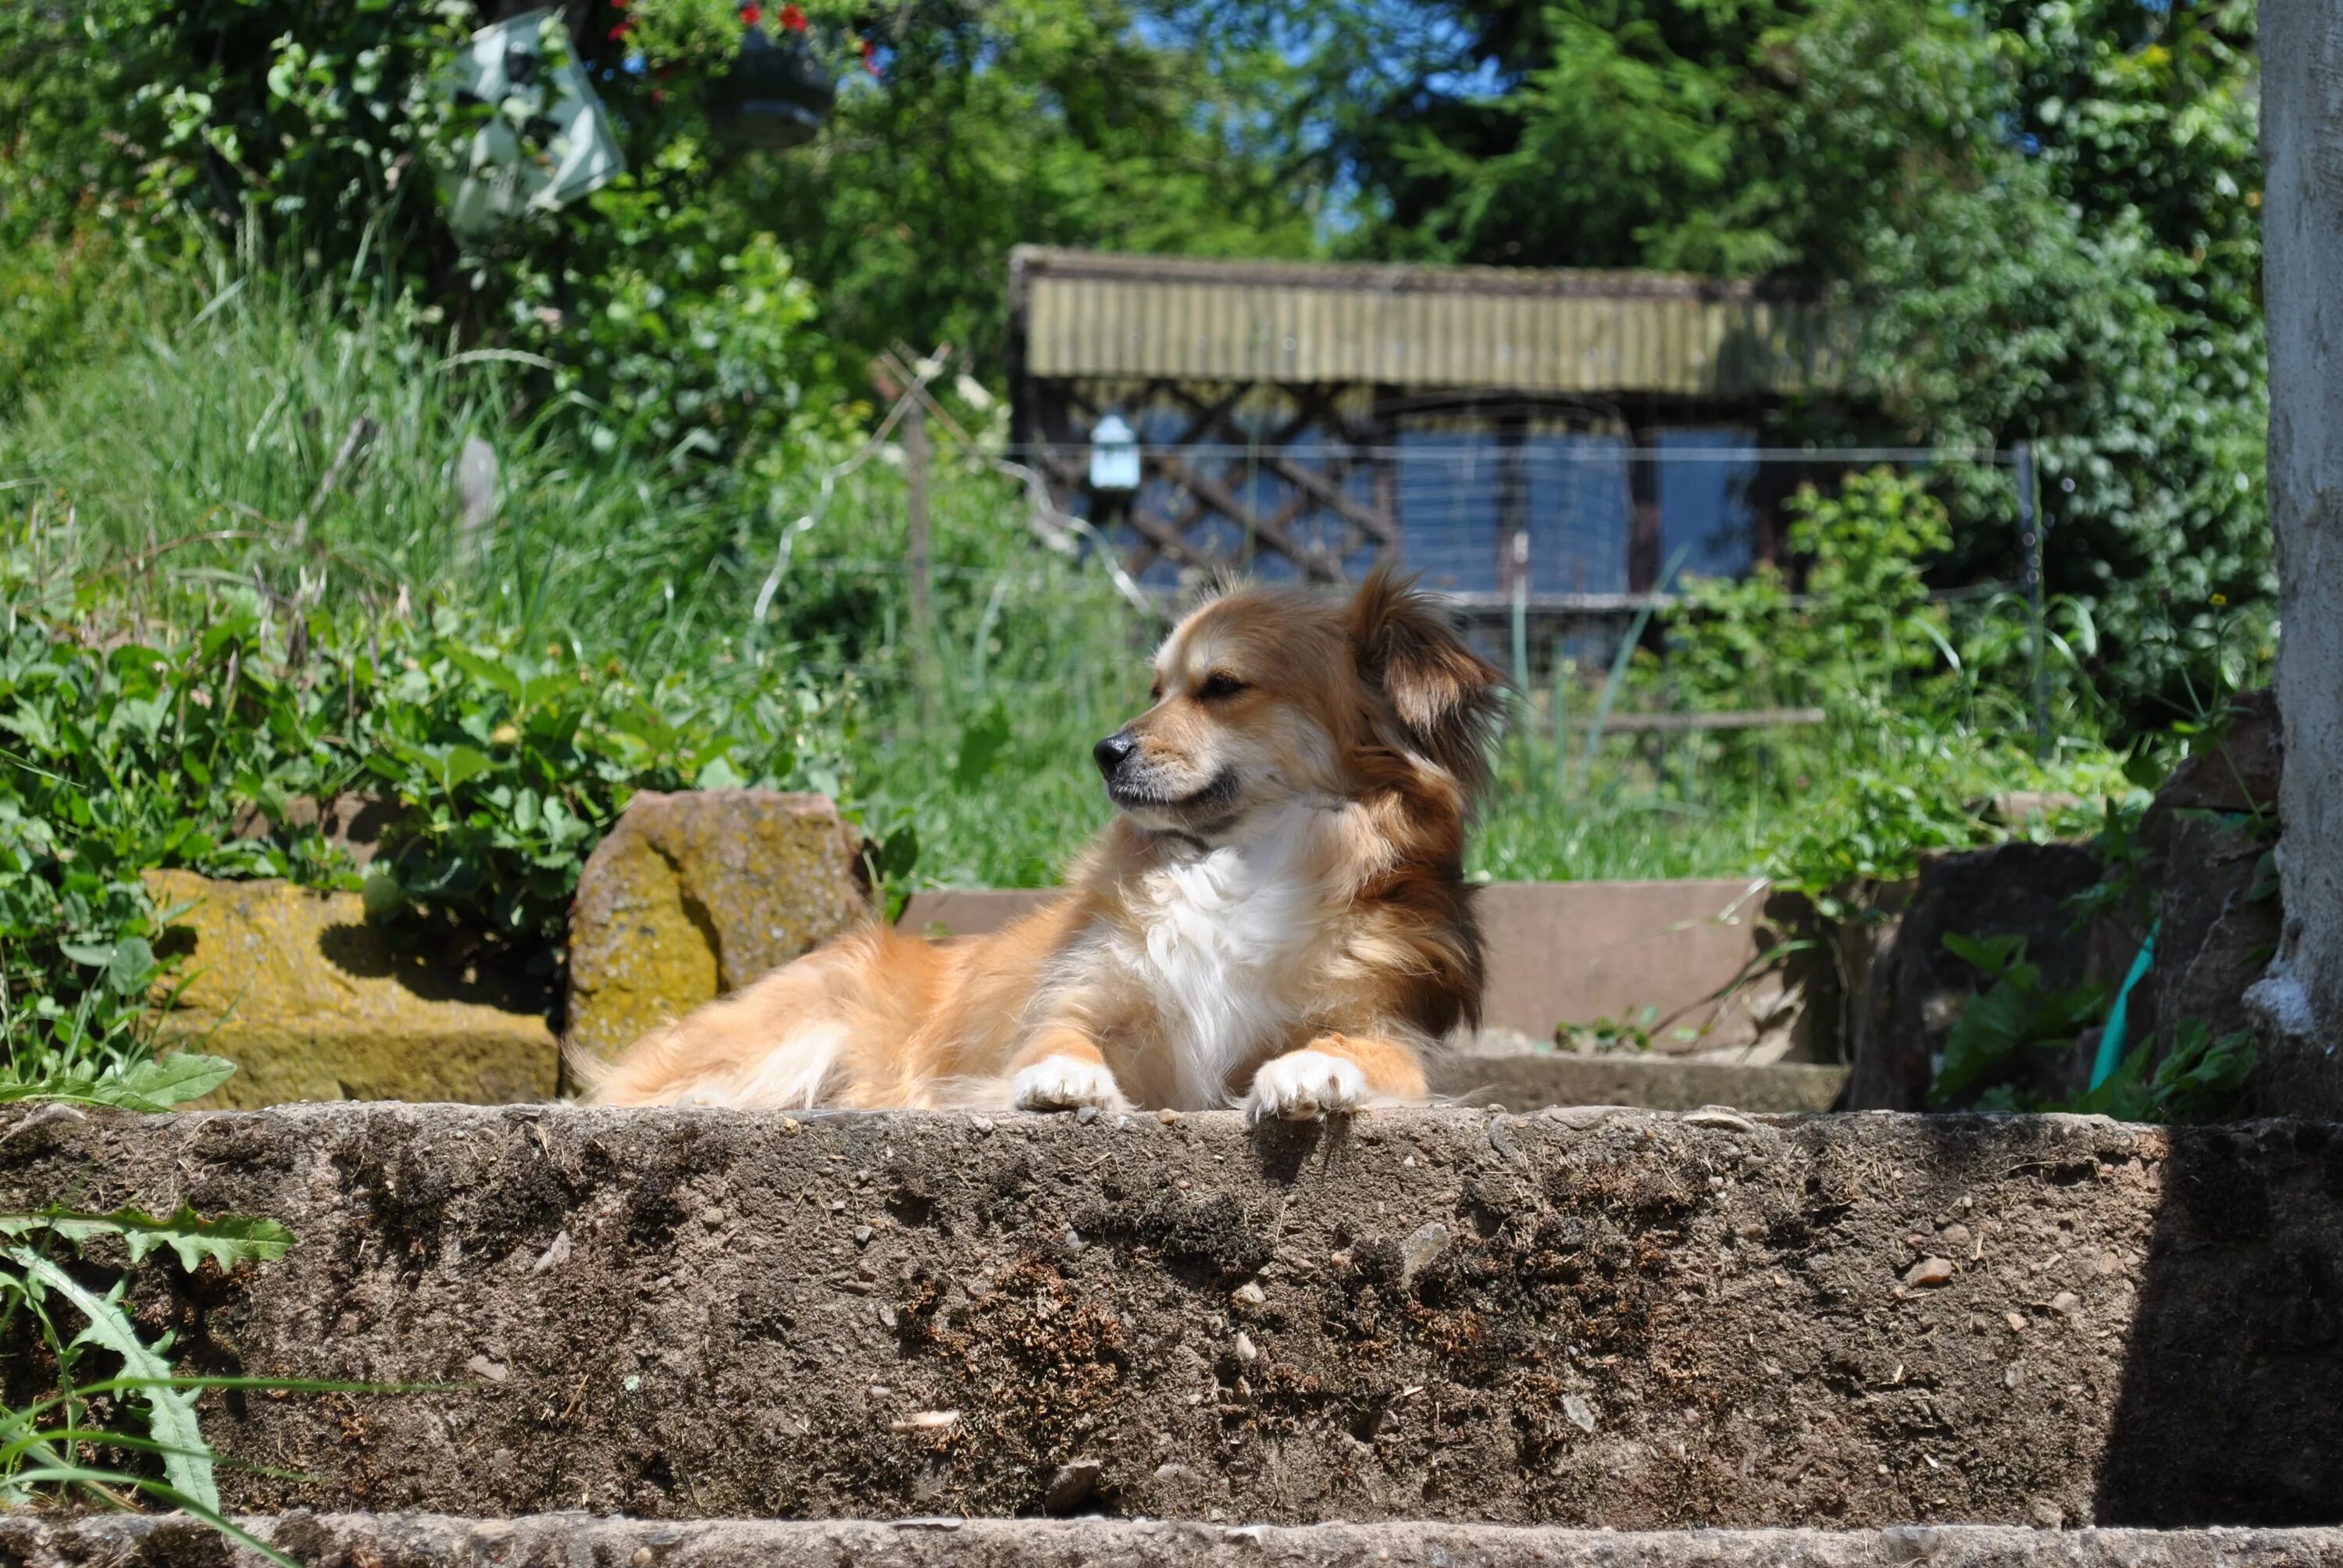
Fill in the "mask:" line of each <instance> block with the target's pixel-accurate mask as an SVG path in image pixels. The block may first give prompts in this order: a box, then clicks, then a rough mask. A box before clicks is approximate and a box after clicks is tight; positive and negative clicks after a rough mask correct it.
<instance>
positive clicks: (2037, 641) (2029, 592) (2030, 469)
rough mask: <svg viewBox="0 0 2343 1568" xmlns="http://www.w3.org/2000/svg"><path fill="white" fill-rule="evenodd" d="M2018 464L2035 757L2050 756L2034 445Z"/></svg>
mask: <svg viewBox="0 0 2343 1568" xmlns="http://www.w3.org/2000/svg"><path fill="white" fill-rule="evenodd" d="M2013 456H2014V457H2016V464H2017V545H2018V548H2019V549H2020V550H2021V551H2023V552H2024V557H2025V559H2024V564H2023V566H2022V567H2021V568H2020V570H2021V571H2022V573H2023V575H2024V579H2025V583H2026V614H2027V616H2028V618H2029V620H2030V628H2029V629H2030V630H2031V632H2032V634H2033V635H2032V639H2031V641H2032V657H2033V660H2034V756H2035V759H2036V761H2039V760H2042V759H2045V758H2047V757H2048V756H2049V755H2050V690H2049V677H2048V673H2047V671H2046V669H2045V668H2044V666H2043V662H2042V643H2043V633H2044V628H2043V624H2042V618H2043V608H2042V555H2043V550H2042V535H2043V532H2044V529H2043V526H2042V518H2041V514H2040V511H2039V508H2038V507H2037V505H2036V503H2037V501H2038V499H2039V492H2038V491H2037V489H2036V481H2035V475H2034V443H2033V442H2031V441H2020V442H2018V443H2017V446H2016V449H2015V451H2014V453H2013Z"/></svg>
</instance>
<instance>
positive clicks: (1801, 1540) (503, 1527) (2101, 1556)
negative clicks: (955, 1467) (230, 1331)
mask: <svg viewBox="0 0 2343 1568" xmlns="http://www.w3.org/2000/svg"><path fill="white" fill-rule="evenodd" d="M241 1523H244V1524H245V1525H246V1528H248V1529H251V1530H252V1531H253V1532H254V1533H256V1534H258V1535H259V1536H261V1538H262V1539H264V1540H266V1541H268V1542H269V1543H272V1544H274V1545H275V1546H277V1548H279V1549H280V1550H282V1551H284V1552H285V1553H287V1554H288V1555H290V1556H293V1557H295V1558H297V1559H298V1560H299V1561H301V1562H304V1563H313V1564H316V1565H317V1568H447V1565H448V1564H483V1565H485V1564H489V1563H494V1564H496V1565H497V1568H581V1565H583V1564H588V1563H590V1564H595V1565H597V1568H599V1565H602V1564H608V1565H610V1568H618V1565H619V1564H634V1563H659V1564H660V1565H661V1568H783V1565H786V1568H1279V1565H1289V1568H1368V1565H1370V1564H1373V1565H1376V1568H1380V1565H1381V1564H1384V1563H1409V1564H1427V1565H1429V1564H1438V1565H1440V1568H1785V1564H1790V1563H1796V1564H1799V1565H1801V1568H1907V1565H1912V1564H1921V1565H1926V1568H2333V1565H2335V1564H2343V1531H2335V1530H2184V1531H2153V1530H2067V1531H2056V1530H2023V1529H2013V1528H2010V1527H2008V1526H1999V1527H1996V1526H1993V1525H1917V1526H1906V1527H1902V1528H1897V1529H1890V1530H1844V1531H1835V1530H1701V1531H1668V1532H1655V1531H1644V1532H1616V1531H1609V1530H1554V1529H1538V1528H1520V1527H1508V1526H1505V1525H1496V1524H1433V1523H1384V1524H1307V1525H1300V1526H1288V1527H1280V1526H1277V1525H1262V1524H1243V1525H1238V1524H1214V1523H1202V1522H1188V1521H1169V1520H1150V1521H1131V1522H1126V1521H1122V1520H1111V1519H1081V1520H1033V1519H1020V1520H986V1519H971V1520H960V1519H953V1518H925V1519H900V1520H891V1521H865V1520H837V1521H828V1520H826V1521H779V1520H740V1519H730V1520H710V1521H707V1522H695V1523H684V1524H673V1523H659V1522H655V1521H651V1520H642V1519H598V1518H595V1517H593V1516H591V1515H588V1514H582V1513H557V1514H536V1515H532V1516H529V1517H527V1518H521V1519H458V1518H451V1517H448V1516H447V1515H444V1514H427V1513H388V1514H367V1513H337V1514H322V1515H318V1514H291V1515H287V1516H286V1517H284V1518H281V1519H253V1520H246V1521H242V1522H241ZM0 1559H5V1561H7V1562H9V1563H21V1564H23V1565H24V1568H96V1565H97V1564H106V1565H108V1568H112V1565H113V1564H116V1563H190V1564H194V1563H201V1564H206V1565H212V1564H216V1565H217V1568H229V1565H231V1564H233V1565H234V1568H261V1564H263V1563H265V1562H266V1559H265V1558H263V1557H262V1556H261V1555H260V1554H259V1553H256V1552H252V1551H250V1550H248V1549H238V1550H234V1551H231V1550H229V1549H228V1548H227V1547H226V1545H225V1544H224V1543H221V1542H220V1540H219V1539H218V1538H217V1537H216V1536H214V1535H212V1534H211V1533H210V1532H209V1531H208V1530H207V1529H206V1527H205V1526H204V1525H202V1524H201V1523H197V1522H196V1521H195V1520H192V1519H188V1518H186V1517H184V1516H178V1517H173V1518H159V1519H158V1518H154V1517H149V1516H137V1515H133V1516H129V1517H125V1516H123V1515H120V1514H107V1515H102V1516H98V1517H95V1518H83V1519H71V1520H58V1519H41V1518H38V1517H34V1516H28V1515H25V1514H13V1515H8V1516H5V1517H0Z"/></svg>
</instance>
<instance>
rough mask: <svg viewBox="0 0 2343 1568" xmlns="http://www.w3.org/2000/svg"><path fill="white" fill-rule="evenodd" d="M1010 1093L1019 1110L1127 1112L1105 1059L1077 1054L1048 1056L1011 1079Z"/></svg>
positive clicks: (1127, 1108)
mask: <svg viewBox="0 0 2343 1568" xmlns="http://www.w3.org/2000/svg"><path fill="white" fill-rule="evenodd" d="M1009 1096H1010V1099H1011V1101H1014V1102H1015V1103H1016V1106H1017V1109H1018V1110H1020V1111H1079V1110H1081V1108H1082V1107H1083V1106H1085V1105H1095V1106H1097V1107H1098V1108H1099V1109H1100V1110H1101V1111H1128V1110H1130V1109H1131V1102H1130V1101H1127V1100H1125V1099H1124V1098H1123V1097H1122V1089H1121V1085H1119V1084H1117V1083H1116V1082H1115V1081H1114V1074H1113V1073H1112V1072H1111V1071H1109V1070H1107V1065H1106V1063H1104V1062H1102V1061H1084V1060H1082V1059H1081V1057H1078V1056H1045V1057H1043V1058H1042V1059H1041V1060H1039V1061H1037V1062H1035V1063H1034V1064H1033V1065H1032V1066H1031V1067H1029V1068H1027V1069H1025V1070H1023V1071H1021V1072H1020V1073H1019V1074H1018V1075H1017V1076H1016V1078H1014V1079H1013V1080H1011V1082H1010V1086H1009Z"/></svg>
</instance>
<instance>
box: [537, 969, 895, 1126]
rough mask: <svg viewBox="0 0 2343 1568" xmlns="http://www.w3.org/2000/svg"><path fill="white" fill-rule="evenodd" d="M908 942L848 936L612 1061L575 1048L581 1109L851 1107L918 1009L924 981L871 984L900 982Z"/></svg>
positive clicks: (574, 1069) (573, 1060) (656, 1032)
mask: <svg viewBox="0 0 2343 1568" xmlns="http://www.w3.org/2000/svg"><path fill="white" fill-rule="evenodd" d="M912 945H915V944H912V943H910V942H908V941H907V940H906V939H904V938H901V937H898V936H896V935H895V934H894V933H893V932H892V931H890V930H887V929H886V928H884V927H876V928H873V929H871V930H866V931H860V932H858V933H856V934H855V935H853V936H850V937H847V938H844V939H842V940H840V941H838V942H835V943H833V944H832V945H830V947H827V948H824V949H822V950H820V952H817V953H811V954H809V955H808V956H806V957H805V958H802V959H799V960H797V961H796V962H794V963H789V964H784V965H782V966H781V967H780V968H779V969H777V970H774V971H773V972H772V973H770V974H769V975H767V976H766V977H765V978H764V979H762V980H758V981H757V982H756V983H755V984H753V985H750V986H748V987H746V988H745V989H743V990H739V991H736V992H735V993H733V994H732V995H730V996H728V997H726V998H724V999H723V1000H720V1001H713V1002H710V1003H709V1004H708V1005H707V1006H705V1007H702V1008H699V1009H698V1010H695V1011H693V1012H692V1013H691V1014H690V1015H689V1017H686V1018H684V1019H681V1020H678V1021H677V1022H674V1023H670V1024H668V1025H666V1026H664V1027H663V1028H660V1029H657V1030H652V1031H651V1032H650V1033H649V1034H647V1035H645V1036H644V1037H643V1038H642V1039H641V1040H637V1041H636V1042H635V1043H634V1044H633V1045H631V1046H629V1047H628V1048H627V1050H625V1051H624V1052H623V1053H622V1054H621V1055H619V1056H618V1058H617V1059H616V1060H608V1061H605V1060H598V1059H592V1058H589V1057H588V1056H587V1055H586V1053H584V1052H582V1051H578V1050H572V1051H571V1053H570V1056H569V1068H570V1071H571V1073H572V1074H573V1075H574V1076H575V1077H576V1078H577V1079H578V1081H580V1082H582V1083H584V1084H585V1085H586V1086H587V1091H586V1094H585V1095H584V1097H583V1098H584V1099H585V1101H586V1102H587V1103H588V1104H591V1105H731V1106H739V1107H743V1108H751V1109H759V1110H776V1111H791V1110H802V1109H807V1108H809V1107H813V1106H818V1105H825V1104H832V1103H838V1102H840V1101H841V1099H842V1100H844V1101H847V1102H851V1101H853V1100H856V1099H859V1098H860V1096H859V1095H856V1094H854V1093H853V1092H852V1090H853V1088H854V1087H855V1085H856V1083H857V1082H858V1081H860V1080H862V1079H863V1078H865V1077H866V1076H867V1075H868V1073H869V1071H870V1068H871V1067H872V1066H873V1065H875V1063H876V1062H877V1061H879V1060H883V1059H884V1058H885V1057H889V1056H891V1055H893V1054H894V1053H895V1052H896V1051H897V1050H900V1046H901V1043H902V1041H903V1040H905V1039H906V1038H908V1037H909V1036H910V1033H911V1032H912V1030H914V1029H916V1028H917V1026H918V1023H919V1018H920V1013H921V1012H922V1011H923V1010H924V1007H923V1005H922V1004H923V1002H924V1000H926V999H925V998H924V996H923V995H922V994H921V993H922V992H924V991H925V990H926V989H927V988H926V987H924V986H920V985H918V984H916V983H914V984H910V985H903V984H900V983H899V984H896V985H892V986H890V985H886V984H883V983H874V981H877V980H880V978H881V973H882V971H886V970H894V971H895V973H894V975H892V976H890V977H889V978H896V979H899V980H900V979H901V978H906V977H903V976H902V975H901V970H902V969H903V967H905V966H904V960H905V959H906V958H907V957H910V955H909V954H907V953H905V952H904V951H903V949H905V948H907V947H909V946H912ZM916 945H917V946H921V947H924V946H925V944H923V943H920V944H916ZM890 960H893V961H892V962H890ZM910 967H913V968H920V967H924V966H920V965H919V964H918V963H917V962H916V960H914V961H913V963H912V965H911V966H910Z"/></svg>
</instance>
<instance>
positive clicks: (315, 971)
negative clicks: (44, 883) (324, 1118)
mask: <svg viewBox="0 0 2343 1568" xmlns="http://www.w3.org/2000/svg"><path fill="white" fill-rule="evenodd" d="M146 886H147V890H148V891H149V892H150V893H151V894H152V895H153V897H154V899H155V901H156V905H157V906H158V907H159V908H161V909H162V910H166V911H176V912H174V913H173V914H172V918H171V922H170V929H169V930H168V932H167V933H166V936H165V938H164V940H163V942H162V943H161V944H160V947H161V950H162V951H164V952H165V953H166V954H176V955H177V956H178V957H179V960H180V963H179V967H178V970H177V971H176V974H175V975H174V976H173V983H174V984H177V983H180V982H184V989H182V990H180V991H179V992H178V997H177V1004H176V1007H175V1008H174V1009H173V1010H172V1011H171V1012H169V1013H168V1014H167V1015H166V1017H165V1020H164V1022H163V1025H162V1031H161V1037H160V1038H161V1040H162V1044H163V1049H165V1050H171V1049H174V1048H184V1049H189V1050H206V1051H209V1052H211V1053H213V1054H215V1055H218V1056H224V1057H226V1058H227V1059H228V1060H231V1061H234V1062H235V1063H236V1066H237V1069H238V1070H237V1072H236V1076H235V1077H234V1078H232V1079H230V1080H229V1081H228V1082H227V1085H226V1088H224V1089H222V1090H221V1091H219V1092H218V1093H217V1094H216V1095H215V1096H213V1097H212V1098H211V1100H210V1101H207V1103H211V1104H220V1105H230V1106H239V1107H242V1106H256V1105H276V1104H281V1103H284V1102H286V1101H304V1100H414V1101H465V1102H469V1103H473V1104H497V1103H501V1102H505V1101H518V1100H543V1099H546V1098H548V1097H549V1096H550V1095H551V1094H552V1093H553V1092H554V1089H555V1086H556V1081H557V1079H558V1064H559V1059H560V1051H559V1047H558V1042H557V1041H556V1040H555V1039H554V1035H553V1030H552V1028H551V1027H550V1026H549V1025H548V1023H547V1021H546V1019H545V1004H546V1002H547V1001H548V1000H549V998H548V996H547V995H546V993H545V989H544V987H543V986H542V984H541V983H540V984H531V983H530V982H529V981H528V980H527V979H526V978H524V977H519V976H508V975H502V974H498V973H495V972H493V971H488V970H483V969H481V968H479V967H478V966H469V967H468V966H465V965H462V964H460V963H455V962H450V961H447V960H444V959H442V958H440V957H439V956H437V954H436V953H435V952H434V951H433V945H434V944H432V943H431V942H429V941H427V940H426V941H417V940H416V935H415V933H412V932H400V931H397V930H390V929H387V928H385V927H382V926H378V925H376V924H373V923H371V922H369V921H368V920H367V918H366V910H365V908H364V906H363V903H362V902H361V900H360V899H359V897H358V895H357V894H356V893H336V892H322V891H319V890H315V889H311V888H301V887H296V886H294V885H293V884H292V883H289V882H282V881H245V882H230V881H216V880H214V879H209V878H206V877H199V876H197V875H196V874H195V873H194V872H192V871H177V870H167V871H150V872H148V873H147V874H146Z"/></svg>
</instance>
